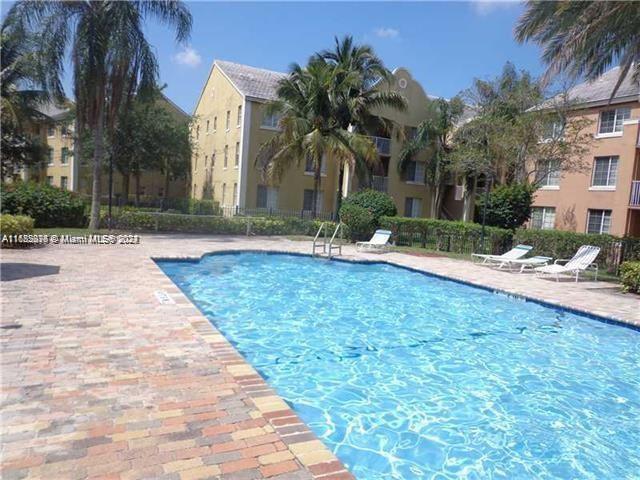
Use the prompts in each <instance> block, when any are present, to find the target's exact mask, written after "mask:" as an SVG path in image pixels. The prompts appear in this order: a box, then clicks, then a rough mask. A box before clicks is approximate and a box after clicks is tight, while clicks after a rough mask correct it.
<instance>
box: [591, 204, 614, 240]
mask: <svg viewBox="0 0 640 480" xmlns="http://www.w3.org/2000/svg"><path fill="white" fill-rule="evenodd" d="M592 212H602V218H601V219H600V228H599V230H600V231H599V232H597V233H596V232H590V231H589V224H590V223H591V214H592ZM607 217H608V219H609V224H608V228H607V230H606V231H604V226H605V219H606V218H607ZM612 217H613V212H612V211H611V210H609V209H602V208H590V209H588V210H587V225H586V227H585V232H586V233H592V234H595V235H602V234H608V233H609V232H610V231H611V219H612Z"/></svg>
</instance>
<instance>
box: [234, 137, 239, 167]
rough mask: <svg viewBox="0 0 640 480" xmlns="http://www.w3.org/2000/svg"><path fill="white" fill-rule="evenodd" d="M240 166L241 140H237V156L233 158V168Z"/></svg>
mask: <svg viewBox="0 0 640 480" xmlns="http://www.w3.org/2000/svg"><path fill="white" fill-rule="evenodd" d="M239 167H240V142H236V152H235V157H234V159H233V168H236V169H237V168H239Z"/></svg>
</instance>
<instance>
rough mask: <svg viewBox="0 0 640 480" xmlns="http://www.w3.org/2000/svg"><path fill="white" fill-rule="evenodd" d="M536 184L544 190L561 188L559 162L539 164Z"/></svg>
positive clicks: (545, 161)
mask: <svg viewBox="0 0 640 480" xmlns="http://www.w3.org/2000/svg"><path fill="white" fill-rule="evenodd" d="M536 183H537V184H538V185H540V187H542V188H545V187H547V188H548V187H551V188H553V187H559V186H560V168H559V164H558V161H557V160H542V161H541V162H539V163H538V170H537V171H536Z"/></svg>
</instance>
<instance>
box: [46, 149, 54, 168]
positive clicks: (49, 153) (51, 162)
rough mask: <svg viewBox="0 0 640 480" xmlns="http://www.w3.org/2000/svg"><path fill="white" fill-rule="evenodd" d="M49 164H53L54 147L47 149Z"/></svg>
mask: <svg viewBox="0 0 640 480" xmlns="http://www.w3.org/2000/svg"><path fill="white" fill-rule="evenodd" d="M47 165H49V166H52V165H53V148H49V149H48V150H47Z"/></svg>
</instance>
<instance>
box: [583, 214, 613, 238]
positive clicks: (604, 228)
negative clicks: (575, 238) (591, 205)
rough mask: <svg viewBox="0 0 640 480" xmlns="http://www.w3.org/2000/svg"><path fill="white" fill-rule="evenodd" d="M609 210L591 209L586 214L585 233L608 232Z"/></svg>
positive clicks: (609, 222) (609, 223) (609, 224)
mask: <svg viewBox="0 0 640 480" xmlns="http://www.w3.org/2000/svg"><path fill="white" fill-rule="evenodd" d="M610 226H611V210H591V209H589V213H588V214H587V233H609V227H610Z"/></svg>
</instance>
